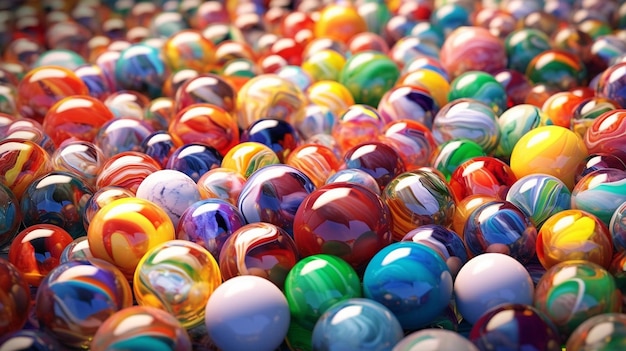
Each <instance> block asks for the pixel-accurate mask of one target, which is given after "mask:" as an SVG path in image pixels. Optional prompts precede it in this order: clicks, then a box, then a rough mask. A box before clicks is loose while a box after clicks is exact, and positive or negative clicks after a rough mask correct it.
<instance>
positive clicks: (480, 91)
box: [448, 71, 507, 116]
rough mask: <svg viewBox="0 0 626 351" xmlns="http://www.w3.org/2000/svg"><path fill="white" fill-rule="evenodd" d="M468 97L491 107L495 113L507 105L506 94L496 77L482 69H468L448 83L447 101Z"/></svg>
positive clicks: (500, 112)
mask: <svg viewBox="0 0 626 351" xmlns="http://www.w3.org/2000/svg"><path fill="white" fill-rule="evenodd" d="M462 98H470V99H475V100H478V101H480V102H482V103H484V104H486V105H487V106H489V107H491V108H492V109H493V111H494V112H495V113H496V115H498V116H499V115H500V114H502V112H504V110H506V107H507V94H506V91H505V90H504V87H503V86H502V84H500V83H499V82H498V81H497V80H496V78H495V77H494V76H493V75H491V74H489V73H486V72H482V71H468V72H464V73H463V74H461V75H459V76H458V77H456V78H455V79H454V80H453V81H452V83H451V84H450V92H449V93H448V101H453V100H456V99H462Z"/></svg>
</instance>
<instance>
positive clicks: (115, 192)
mask: <svg viewBox="0 0 626 351" xmlns="http://www.w3.org/2000/svg"><path fill="white" fill-rule="evenodd" d="M134 196H135V193H133V192H132V191H130V190H128V189H124V188H122V187H119V186H105V187H102V188H100V189H98V190H97V191H96V192H94V193H93V195H92V196H91V197H90V198H89V200H87V202H86V203H85V211H84V215H83V225H84V227H85V230H87V228H88V227H89V223H91V219H92V218H93V216H95V215H96V212H98V211H99V210H100V209H101V208H102V207H104V206H105V205H108V204H109V203H111V202H113V201H114V200H117V199H121V198H125V197H134Z"/></svg>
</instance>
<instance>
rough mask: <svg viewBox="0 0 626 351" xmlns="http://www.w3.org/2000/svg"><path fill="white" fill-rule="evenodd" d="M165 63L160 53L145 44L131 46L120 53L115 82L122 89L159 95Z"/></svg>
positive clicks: (163, 78) (116, 65) (153, 96)
mask: <svg viewBox="0 0 626 351" xmlns="http://www.w3.org/2000/svg"><path fill="white" fill-rule="evenodd" d="M164 80H165V63H164V62H163V59H162V57H161V53H160V51H159V50H158V49H157V48H155V47H153V46H150V45H148V44H146V43H138V44H132V45H131V46H129V47H128V48H126V49H124V50H122V51H121V52H120V56H119V58H118V59H117V61H116V63H115V81H116V82H117V84H118V85H119V86H120V87H121V88H122V89H127V90H134V91H138V92H141V93H146V94H147V95H148V96H150V97H152V98H155V97H158V96H160V95H161V87H162V86H163V81H164Z"/></svg>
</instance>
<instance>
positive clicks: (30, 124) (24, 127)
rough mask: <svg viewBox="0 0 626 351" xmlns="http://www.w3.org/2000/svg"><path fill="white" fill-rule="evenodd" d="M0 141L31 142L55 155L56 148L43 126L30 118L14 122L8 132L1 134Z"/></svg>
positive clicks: (7, 129)
mask: <svg viewBox="0 0 626 351" xmlns="http://www.w3.org/2000/svg"><path fill="white" fill-rule="evenodd" d="M0 139H3V140H4V139H15V140H30V141H32V142H34V143H36V144H37V145H39V146H41V147H42V148H43V149H44V150H46V151H47V152H48V154H52V153H54V151H55V150H56V146H55V145H54V142H53V141H52V139H51V138H50V136H49V135H48V134H47V133H46V132H45V131H44V128H43V126H42V125H41V124H40V123H39V122H37V121H35V120H34V119H30V118H20V119H17V120H15V121H12V122H11V123H10V124H9V125H8V126H7V127H6V130H5V131H4V132H2V133H0Z"/></svg>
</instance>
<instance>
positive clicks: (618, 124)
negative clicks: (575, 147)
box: [584, 109, 626, 163]
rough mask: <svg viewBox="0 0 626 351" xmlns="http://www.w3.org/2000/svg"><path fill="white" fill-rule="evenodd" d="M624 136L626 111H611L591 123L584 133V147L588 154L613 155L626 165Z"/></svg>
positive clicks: (625, 131) (625, 133)
mask: <svg viewBox="0 0 626 351" xmlns="http://www.w3.org/2000/svg"><path fill="white" fill-rule="evenodd" d="M625 135H626V110H623V109H618V110H613V111H609V112H606V113H603V114H602V115H600V116H598V118H596V119H595V120H594V121H593V124H592V125H591V126H590V127H589V129H587V132H586V133H585V137H584V139H585V145H586V146H587V148H588V149H589V153H608V154H613V155H615V156H617V157H619V158H620V159H621V160H622V161H624V163H626V143H625V141H624V140H626V139H625V138H624V136H625Z"/></svg>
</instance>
